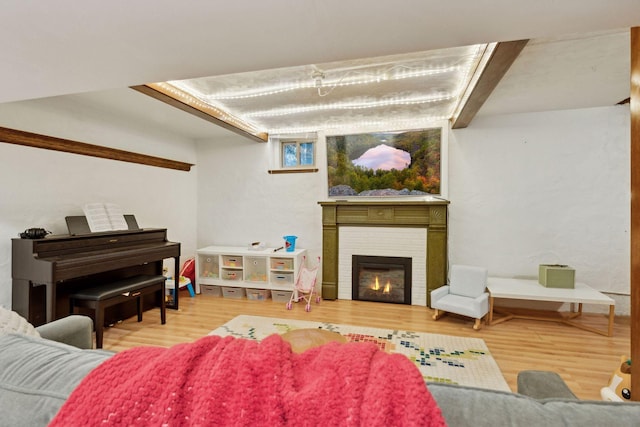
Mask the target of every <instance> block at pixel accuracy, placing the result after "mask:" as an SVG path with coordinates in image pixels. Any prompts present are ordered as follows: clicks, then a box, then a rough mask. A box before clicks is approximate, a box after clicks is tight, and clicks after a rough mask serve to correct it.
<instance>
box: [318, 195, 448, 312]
mask: <svg viewBox="0 0 640 427" xmlns="http://www.w3.org/2000/svg"><path fill="white" fill-rule="evenodd" d="M318 204H320V205H321V206H322V257H323V259H322V297H323V298H325V299H336V298H337V297H338V249H339V245H340V239H339V229H340V227H341V226H349V227H358V226H363V227H376V226H378V227H412V228H426V229H427V241H426V242H425V244H426V245H427V305H429V304H430V293H431V291H432V290H433V289H436V288H438V287H440V286H442V285H444V284H445V283H446V282H447V207H448V205H449V202H448V201H446V200H438V201H406V202H405V201H402V202H399V201H359V200H358V201H326V202H318Z"/></svg>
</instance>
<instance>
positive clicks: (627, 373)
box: [600, 356, 631, 402]
mask: <svg viewBox="0 0 640 427" xmlns="http://www.w3.org/2000/svg"><path fill="white" fill-rule="evenodd" d="M600 396H602V400H606V401H609V402H626V401H628V400H630V399H631V359H629V358H628V357H626V356H622V357H621V359H620V367H619V368H618V369H616V371H615V372H614V373H613V375H611V379H610V380H609V385H608V386H607V387H603V388H602V389H600Z"/></svg>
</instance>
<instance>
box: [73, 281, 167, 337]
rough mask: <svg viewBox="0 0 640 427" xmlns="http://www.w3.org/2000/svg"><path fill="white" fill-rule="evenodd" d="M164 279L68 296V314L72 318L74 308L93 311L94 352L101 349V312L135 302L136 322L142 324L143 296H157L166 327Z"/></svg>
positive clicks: (107, 285) (102, 287)
mask: <svg viewBox="0 0 640 427" xmlns="http://www.w3.org/2000/svg"><path fill="white" fill-rule="evenodd" d="M166 279H167V278H166V277H164V276H160V275H157V276H153V275H140V276H134V277H129V278H126V279H122V280H118V281H116V282H110V283H105V284H104V285H100V286H95V287H92V288H87V289H82V290H79V291H77V292H75V293H73V294H71V295H70V296H69V306H70V307H69V313H70V314H74V310H75V307H83V308H89V309H92V310H93V311H94V319H95V321H94V328H95V330H96V348H102V332H103V328H104V311H105V309H106V308H107V307H111V306H113V305H116V304H120V303H123V302H125V301H130V300H131V298H135V299H136V302H137V304H138V322H141V321H142V296H143V295H146V294H150V293H154V292H160V301H161V302H160V321H161V323H162V324H163V325H164V324H165V323H166V321H167V312H166V307H165V295H164V294H165V290H164V285H165V280H166Z"/></svg>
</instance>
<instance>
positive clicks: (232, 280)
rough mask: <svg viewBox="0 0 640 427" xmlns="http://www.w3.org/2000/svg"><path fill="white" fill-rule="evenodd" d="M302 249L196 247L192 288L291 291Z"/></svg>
mask: <svg viewBox="0 0 640 427" xmlns="http://www.w3.org/2000/svg"><path fill="white" fill-rule="evenodd" d="M306 253H307V251H306V250H305V249H296V250H295V251H293V252H286V251H283V250H278V251H276V252H274V249H273V248H270V249H262V250H252V249H248V248H242V247H233V246H231V247H229V246H208V247H206V248H202V249H198V251H197V255H196V271H197V274H198V277H196V292H197V293H200V292H201V290H200V286H201V285H207V286H222V287H224V288H242V295H245V293H244V290H245V288H248V289H251V290H252V291H256V290H271V291H292V290H293V285H294V283H295V279H296V277H297V275H298V272H299V271H300V267H301V266H302V263H303V262H304V258H305V256H306ZM224 288H223V295H224ZM207 293H208V294H211V293H209V292H207ZM238 294H239V293H236V294H234V295H238ZM254 294H255V295H258V294H256V293H255V292H254V293H253V294H252V295H254ZM264 294H265V295H266V294H267V293H266V292H265V293H264Z"/></svg>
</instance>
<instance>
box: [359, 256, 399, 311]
mask: <svg viewBox="0 0 640 427" xmlns="http://www.w3.org/2000/svg"><path fill="white" fill-rule="evenodd" d="M352 266H353V270H352V275H351V280H352V290H353V294H352V299H354V300H360V301H375V302H388V303H395V304H411V258H403V257H381V256H364V255H353V259H352Z"/></svg>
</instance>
